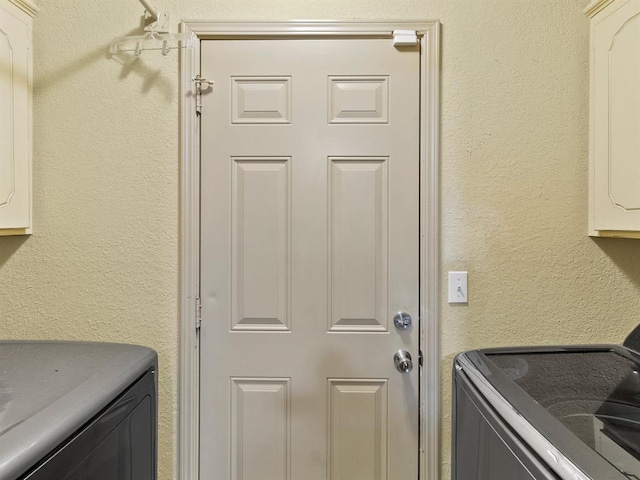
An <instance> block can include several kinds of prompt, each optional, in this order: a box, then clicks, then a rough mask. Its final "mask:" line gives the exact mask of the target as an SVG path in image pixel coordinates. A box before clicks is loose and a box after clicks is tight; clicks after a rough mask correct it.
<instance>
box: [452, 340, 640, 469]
mask: <svg viewBox="0 0 640 480" xmlns="http://www.w3.org/2000/svg"><path fill="white" fill-rule="evenodd" d="M639 372H640V355H639V354H638V353H637V351H635V350H634V349H631V348H626V347H624V346H620V345H594V346H567V347H540V348H501V349H485V350H474V351H469V352H465V353H462V354H460V355H458V356H457V357H456V359H455V361H454V375H453V378H454V381H453V435H452V437H453V443H452V478H453V479H454V480H501V479H505V480H531V479H536V480H540V479H545V480H558V479H563V480H569V479H570V480H628V479H634V480H637V479H640V373H639Z"/></svg>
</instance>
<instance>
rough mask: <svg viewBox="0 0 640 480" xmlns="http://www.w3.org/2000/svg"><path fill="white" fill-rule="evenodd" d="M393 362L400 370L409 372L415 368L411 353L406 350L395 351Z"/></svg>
mask: <svg viewBox="0 0 640 480" xmlns="http://www.w3.org/2000/svg"><path fill="white" fill-rule="evenodd" d="M393 363H395V364H396V368H397V369H398V371H399V372H402V373H409V372H410V371H411V370H413V362H412V361H411V354H410V353H409V352H407V351H406V350H398V351H397V352H396V353H394V355H393Z"/></svg>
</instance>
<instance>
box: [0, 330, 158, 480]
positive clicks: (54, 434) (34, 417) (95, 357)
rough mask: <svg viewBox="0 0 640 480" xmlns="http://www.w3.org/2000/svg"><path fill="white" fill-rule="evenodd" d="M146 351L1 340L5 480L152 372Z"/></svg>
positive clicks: (0, 471)
mask: <svg viewBox="0 0 640 480" xmlns="http://www.w3.org/2000/svg"><path fill="white" fill-rule="evenodd" d="M155 364H156V354H155V352H154V351H153V350H151V349H149V348H145V347H138V346H131V345H121V344H105V343H79V342H0V480H12V479H13V478H17V476H18V475H20V474H22V473H24V472H25V471H26V470H27V469H29V468H30V467H31V466H32V465H34V464H35V463H37V462H38V461H39V460H40V459H42V458H43V457H44V456H45V455H47V454H48V453H49V452H50V451H51V450H53V449H54V448H56V447H57V446H58V445H60V444H61V443H63V442H64V441H65V440H66V439H67V438H68V437H69V436H70V435H72V434H73V433H74V432H75V431H77V430H78V429H79V428H80V427H82V426H83V425H84V424H85V423H86V422H87V421H89V420H90V419H91V418H92V417H94V416H95V415H96V414H97V413H99V412H100V410H102V409H103V408H104V407H105V406H106V405H107V404H108V403H110V402H111V401H112V400H114V399H115V398H116V397H117V396H118V395H119V394H120V393H122V392H123V391H124V390H125V389H126V388H127V387H128V386H129V385H130V384H131V383H133V382H134V381H135V380H136V379H137V378H139V377H140V376H141V375H142V374H144V372H146V371H147V370H149V369H150V368H155Z"/></svg>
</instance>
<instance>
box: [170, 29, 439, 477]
mask: <svg viewBox="0 0 640 480" xmlns="http://www.w3.org/2000/svg"><path fill="white" fill-rule="evenodd" d="M394 30H414V31H416V33H417V34H418V39H419V42H420V45H421V55H420V61H421V67H420V102H421V105H420V232H421V233H420V320H421V321H420V327H421V328H420V348H421V351H422V354H423V358H422V368H421V371H420V423H421V425H420V445H419V448H420V474H419V478H420V480H437V479H438V478H439V472H440V348H439V343H440V342H439V338H440V337H439V295H440V254H439V252H440V219H439V217H440V181H439V180H440V178H439V177H440V166H439V162H440V22H439V21H402V20H399V21H395V20H389V21H378V22H367V21H363V22H341V21H338V22H335V21H287V22H214V21H200V20H194V21H185V22H183V23H182V31H183V32H186V33H187V34H188V35H189V36H190V37H191V48H183V49H181V54H180V220H179V223H180V255H179V261H180V306H179V358H178V362H179V364H178V389H179V390H178V425H177V454H178V458H177V465H176V470H177V475H178V476H177V478H178V479H179V480H197V479H198V478H199V442H198V438H199V432H198V430H199V420H200V419H199V393H200V391H199V389H200V385H199V374H200V372H199V355H200V354H199V316H200V311H199V310H200V299H199V290H200V289H199V278H200V149H199V145H200V130H199V119H198V115H197V107H196V102H197V95H196V84H195V82H194V77H195V76H196V75H198V74H199V73H200V41H201V40H208V39H224V38H243V37H245V38H246V37H254V38H255V37H257V38H260V37H264V38H268V37H273V36H277V37H280V38H282V37H285V38H288V37H290V38H296V37H308V36H314V37H321V38H322V37H334V38H335V37H340V38H345V39H348V38H367V37H369V38H389V41H391V39H392V38H393V31H394ZM428 385H431V388H427V386H428Z"/></svg>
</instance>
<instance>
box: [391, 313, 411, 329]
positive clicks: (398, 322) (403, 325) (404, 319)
mask: <svg viewBox="0 0 640 480" xmlns="http://www.w3.org/2000/svg"><path fill="white" fill-rule="evenodd" d="M393 324H394V325H395V326H396V328H397V329H399V330H406V329H407V328H409V325H411V315H409V314H408V313H407V312H398V313H396V314H395V315H394V316H393Z"/></svg>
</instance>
